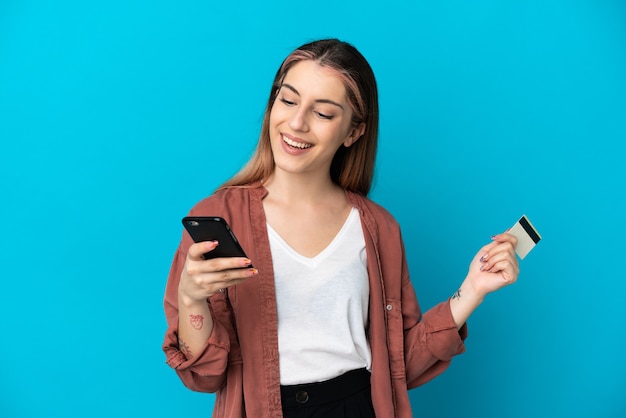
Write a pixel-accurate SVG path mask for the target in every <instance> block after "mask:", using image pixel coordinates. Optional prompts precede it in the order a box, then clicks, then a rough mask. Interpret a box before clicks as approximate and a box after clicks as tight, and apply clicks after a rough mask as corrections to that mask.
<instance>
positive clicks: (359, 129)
mask: <svg viewBox="0 0 626 418" xmlns="http://www.w3.org/2000/svg"><path fill="white" fill-rule="evenodd" d="M364 132H365V122H361V123H359V124H358V125H357V126H355V127H354V128H352V129H351V130H350V134H349V135H348V137H347V138H346V139H345V140H344V141H343V146H344V147H346V148H348V147H349V146H351V145H352V144H354V143H355V142H356V141H357V140H358V139H359V138H360V137H362V136H363V133H364Z"/></svg>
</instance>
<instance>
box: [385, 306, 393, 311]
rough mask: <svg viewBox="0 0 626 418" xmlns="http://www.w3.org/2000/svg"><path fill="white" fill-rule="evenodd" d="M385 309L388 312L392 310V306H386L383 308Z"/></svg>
mask: <svg viewBox="0 0 626 418" xmlns="http://www.w3.org/2000/svg"><path fill="white" fill-rule="evenodd" d="M385 308H386V309H387V310H388V311H390V310H392V309H393V306H391V305H387V306H385Z"/></svg>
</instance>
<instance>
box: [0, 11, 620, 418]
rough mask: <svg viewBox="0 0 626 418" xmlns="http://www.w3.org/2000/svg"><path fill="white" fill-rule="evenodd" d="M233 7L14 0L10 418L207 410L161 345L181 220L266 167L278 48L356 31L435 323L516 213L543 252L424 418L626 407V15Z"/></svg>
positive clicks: (392, 184)
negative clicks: (232, 181)
mask: <svg viewBox="0 0 626 418" xmlns="http://www.w3.org/2000/svg"><path fill="white" fill-rule="evenodd" d="M225 3H226V2H209V1H180V2H168V1H147V0H146V1H119V0H109V1H106V2H103V1H93V2H82V1H69V0H58V1H55V2H47V1H35V0H22V1H18V0H3V1H2V2H1V3H0V144H1V145H0V187H1V189H0V193H1V199H2V204H1V205H0V237H1V245H2V247H1V251H0V263H1V264H0V266H1V269H0V272H1V273H0V274H1V291H0V295H1V298H2V301H1V302H0V317H1V318H2V322H1V324H2V328H1V330H0V370H1V372H0V415H1V416H3V417H48V416H59V417H69V416H81V417H112V416H116V417H131V416H151V417H170V416H174V415H176V416H195V417H199V416H210V411H211V409H212V405H213V400H214V397H213V395H207V394H198V393H193V392H191V391H188V390H187V389H186V388H184V387H183V385H182V384H181V383H180V382H179V380H178V378H177V377H176V375H175V373H174V372H173V371H172V370H170V369H169V368H168V367H167V366H166V365H165V363H164V355H163V353H162V352H161V348H160V346H161V342H162V337H163V332H164V330H165V320H164V315H163V311H162V297H163V290H164V286H165V280H166V277H167V273H168V269H169V264H170V261H171V257H172V254H173V251H174V249H175V247H176V245H177V243H178V239H179V238H180V234H181V228H180V218H181V217H182V216H183V215H185V214H186V212H187V210H188V209H189V208H190V207H191V205H193V204H194V203H195V202H196V201H198V200H199V199H201V198H202V197H204V196H206V195H207V194H209V193H210V192H211V191H212V190H213V189H214V188H215V187H216V186H217V185H218V184H220V183H221V182H222V181H224V180H226V179H227V178H228V177H230V176H231V175H232V174H233V173H235V172H236V171H237V169H238V168H239V167H240V166H241V165H242V164H243V163H244V162H245V161H246V160H247V159H248V157H249V156H250V154H251V152H252V150H253V149H254V146H255V143H256V140H257V137H258V132H259V127H260V122H261V119H262V114H263V110H264V109H263V106H264V104H265V100H266V95H267V93H268V92H269V88H270V83H271V80H272V77H273V75H274V72H275V71H276V68H277V66H278V65H279V63H280V62H281V60H282V59H283V58H284V56H285V55H286V54H287V53H288V52H290V51H291V50H292V49H293V48H295V47H297V46H298V45H300V44H302V43H304V42H307V41H309V40H312V39H316V38H320V37H339V38H342V39H344V40H347V41H350V42H352V43H354V44H355V45H356V46H357V47H358V48H359V49H360V50H361V51H362V52H363V54H364V55H365V56H366V57H367V58H368V59H369V61H370V63H371V65H372V66H373V68H374V70H375V72H376V74H377V77H378V82H379V89H380V102H381V135H380V153H379V159H378V166H377V173H376V178H375V185H374V189H373V192H372V194H371V197H372V198H373V199H374V200H376V201H378V202H379V203H381V204H383V205H384V206H385V207H387V208H388V209H389V210H390V211H391V212H392V213H393V214H394V215H395V216H396V217H397V219H398V220H399V221H400V223H401V225H402V226H403V232H404V235H405V240H406V247H407V253H408V257H409V264H410V267H411V271H412V277H413V281H414V283H415V287H416V289H417V292H418V296H419V297H420V301H421V303H422V305H423V307H424V308H429V307H431V306H433V305H434V304H436V303H437V302H438V301H440V300H443V299H445V298H447V297H448V296H449V295H450V294H451V293H452V292H453V291H454V290H455V289H456V288H457V286H458V284H459V283H460V282H461V280H462V279H463V277H464V275H465V271H466V268H467V265H468V263H469V261H470V259H471V258H472V256H473V254H474V253H475V252H476V251H477V250H478V248H480V246H482V245H483V244H484V243H486V242H488V241H489V236H490V235H491V234H493V233H496V232H500V231H502V230H504V229H506V228H508V227H510V226H511V225H512V224H513V222H514V221H515V220H516V219H517V218H518V217H519V216H520V215H521V214H522V213H526V214H527V215H528V216H529V218H530V219H531V221H532V222H533V223H534V224H535V226H536V227H537V229H538V230H539V231H540V233H541V234H542V235H543V238H544V239H543V241H541V242H540V244H539V245H538V246H537V248H536V249H535V250H534V251H533V252H532V253H531V254H530V255H529V256H528V257H527V258H526V259H525V260H523V262H522V263H521V268H522V273H521V276H520V279H519V281H518V283H517V284H516V285H515V286H512V287H509V288H506V289H504V290H503V291H501V292H499V293H497V294H494V295H492V296H490V297H489V298H488V299H487V300H486V301H485V303H484V304H483V305H482V306H481V307H480V308H479V309H478V310H477V311H476V312H475V314H474V316H473V317H472V318H471V320H470V336H469V339H468V340H467V349H468V351H467V353H465V354H463V355H461V356H459V357H457V358H455V360H454V361H453V364H452V367H451V368H450V369H449V370H448V371H447V372H446V373H445V374H444V375H443V376H441V377H439V378H438V379H436V380H434V381H432V382H430V383H429V384H427V385H425V386H423V387H421V388H418V389H416V390H414V391H411V400H412V404H413V408H414V413H415V416H421V417H456V416H460V415H462V416H465V417H481V418H485V417H494V418H495V417H524V418H525V417H529V416H533V417H552V416H564V417H591V416H593V417H618V416H625V415H626V401H625V400H624V399H625V398H624V394H623V391H624V388H625V387H626V377H625V372H626V360H625V356H624V354H623V348H624V343H625V342H626V337H625V332H624V331H625V327H624V314H625V313H626V312H625V309H624V305H625V303H624V295H625V294H626V280H625V279H626V275H625V274H624V247H625V246H624V239H625V236H626V224H625V221H624V219H625V218H624V213H625V212H626V207H625V204H624V199H623V195H624V190H625V186H626V171H625V169H624V165H623V159H624V151H623V144H624V141H625V140H626V77H625V75H626V5H625V4H624V2H623V1H617V0H613V1H609V0H577V1H566V0H552V1H549V2H545V1H539V0H529V1H523V2H512V1H511V2H506V1H497V0H491V1H489V0H482V1H472V2H468V1H461V0H456V1H441V2H432V1H417V2H412V4H411V5H408V4H407V3H408V2H402V1H396V0H387V1H383V2H371V3H368V2H364V1H363V0H358V1H346V2H339V3H336V4H335V3H334V2H330V3H328V2H327V3H323V2H322V3H319V2H317V3H310V2H309V3H307V2H304V3H302V2H301V3H296V2H286V1H275V2H272V1H267V2H263V3H262V4H261V3H260V2H253V1H240V2H233V3H232V4H231V5H227V4H225Z"/></svg>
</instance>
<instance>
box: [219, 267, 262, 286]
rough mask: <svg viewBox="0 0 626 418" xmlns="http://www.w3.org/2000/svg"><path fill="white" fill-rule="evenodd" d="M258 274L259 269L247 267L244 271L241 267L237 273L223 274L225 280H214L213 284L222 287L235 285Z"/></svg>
mask: <svg viewBox="0 0 626 418" xmlns="http://www.w3.org/2000/svg"><path fill="white" fill-rule="evenodd" d="M258 274H259V271H258V270H257V269H245V270H243V271H242V269H239V272H237V274H233V275H227V276H222V279H223V280H220V281H216V282H213V283H211V286H217V287H218V288H220V289H221V288H226V287H230V286H234V285H236V284H240V283H243V282H245V281H246V280H248V279H250V278H251V277H254V276H256V275H258Z"/></svg>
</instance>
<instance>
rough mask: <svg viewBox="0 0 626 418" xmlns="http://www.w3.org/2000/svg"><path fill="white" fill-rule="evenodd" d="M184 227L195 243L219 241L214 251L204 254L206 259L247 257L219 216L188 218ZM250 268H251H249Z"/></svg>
mask: <svg viewBox="0 0 626 418" xmlns="http://www.w3.org/2000/svg"><path fill="white" fill-rule="evenodd" d="M182 222H183V226H184V227H185V229H186V230H187V233H189V235H190V236H191V239H193V241H194V242H203V241H217V242H218V243H219V245H218V246H217V247H215V249H214V250H213V251H209V252H207V253H205V254H204V258H205V259H209V258H218V257H247V256H246V253H245V252H244V251H243V249H242V248H241V245H240V244H239V241H238V240H237V237H235V234H234V233H233V231H231V229H230V227H229V226H228V223H227V222H226V221H225V220H224V219H223V218H220V217H219V216H187V217H185V218H183V221H182ZM248 267H250V266H248Z"/></svg>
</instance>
